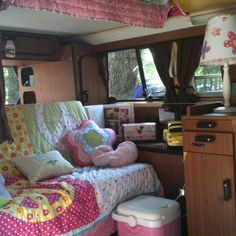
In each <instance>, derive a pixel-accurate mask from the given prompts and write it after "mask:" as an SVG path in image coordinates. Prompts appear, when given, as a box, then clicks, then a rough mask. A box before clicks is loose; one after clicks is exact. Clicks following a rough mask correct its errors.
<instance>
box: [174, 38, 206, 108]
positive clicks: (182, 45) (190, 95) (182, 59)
mask: <svg viewBox="0 0 236 236" xmlns="http://www.w3.org/2000/svg"><path fill="white" fill-rule="evenodd" d="M202 42H203V36H198V37H192V38H185V39H181V40H178V41H177V48H178V49H177V80H178V83H179V92H178V102H179V103H180V104H186V105H187V103H193V102H196V100H197V98H196V96H195V95H194V89H193V87H192V85H191V82H192V79H193V76H194V72H195V70H196V69H197V67H198V65H199V60H200V56H201V48H202Z"/></svg>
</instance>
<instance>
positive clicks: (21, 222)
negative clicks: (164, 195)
mask: <svg viewBox="0 0 236 236" xmlns="http://www.w3.org/2000/svg"><path fill="white" fill-rule="evenodd" d="M6 188H7V189H8V190H9V192H10V193H11V194H12V196H13V199H12V200H11V201H10V203H9V204H7V205H6V206H5V207H3V208H0V235H4V236H10V235H11V236H12V235H14V236H26V235H37V236H42V235H43V236H47V235H48V236H52V235H101V236H102V235H104V236H105V235H109V234H111V233H112V232H114V231H115V229H116V226H115V223H114V222H113V220H112V219H111V218H110V214H111V212H112V210H113V209H114V208H115V207H116V206H117V204H118V203H120V202H123V201H125V200H127V199H130V198H132V197H135V196H137V195H140V194H158V193H159V192H160V190H161V188H160V182H159V180H158V179H157V176H156V173H155V171H154V169H153V167H152V166H150V165H147V164H141V163H136V164H131V165H128V166H124V167H119V168H99V167H83V168H77V169H76V170H75V171H74V172H73V173H72V174H69V175H64V176H60V177H58V178H52V179H49V180H46V181H43V182H42V181H41V182H37V183H32V182H31V183H30V182H29V181H27V180H26V179H25V178H22V177H10V176H8V177H6Z"/></svg>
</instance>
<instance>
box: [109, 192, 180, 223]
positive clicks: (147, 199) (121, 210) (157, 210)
mask: <svg viewBox="0 0 236 236" xmlns="http://www.w3.org/2000/svg"><path fill="white" fill-rule="evenodd" d="M179 216H180V207H179V203H178V202H176V201H174V200H170V199H166V198H159V197H154V196H148V195H142V196H139V197H136V198H134V199H132V200H129V201H127V202H124V203H121V204H120V205H119V206H118V207H117V211H116V212H115V213H114V214H113V219H115V220H117V221H122V222H126V223H128V224H129V225H130V226H136V225H142V226H147V227H159V226H162V225H164V224H167V223H169V222H171V221H172V220H174V219H176V218H177V217H179Z"/></svg>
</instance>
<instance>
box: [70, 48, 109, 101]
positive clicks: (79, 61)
mask: <svg viewBox="0 0 236 236" xmlns="http://www.w3.org/2000/svg"><path fill="white" fill-rule="evenodd" d="M94 52H95V50H94V47H93V46H91V45H88V44H74V45H73V60H74V69H75V71H74V72H75V80H76V97H77V99H78V100H83V99H82V97H83V94H84V93H87V101H85V102H83V104H84V105H91V104H104V103H107V90H106V87H105V84H104V82H103V80H102V78H101V76H100V75H99V71H98V64H97V60H96V58H95V57H94V56H95V54H94ZM80 69H81V70H80ZM81 87H82V89H81Z"/></svg>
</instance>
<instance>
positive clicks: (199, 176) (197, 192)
mask: <svg viewBox="0 0 236 236" xmlns="http://www.w3.org/2000/svg"><path fill="white" fill-rule="evenodd" d="M184 169H185V184H186V199H187V200H186V201H187V202H186V204H187V218H188V232H189V236H210V235H214V236H233V235H235V232H236V227H235V222H236V217H235V189H234V187H235V183H234V163H233V156H223V155H214V154H200V153H187V152H185V153H184ZM224 185H225V188H224ZM227 188H229V190H228V192H227ZM224 192H225V193H224ZM227 194H228V196H227Z"/></svg>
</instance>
